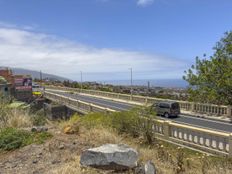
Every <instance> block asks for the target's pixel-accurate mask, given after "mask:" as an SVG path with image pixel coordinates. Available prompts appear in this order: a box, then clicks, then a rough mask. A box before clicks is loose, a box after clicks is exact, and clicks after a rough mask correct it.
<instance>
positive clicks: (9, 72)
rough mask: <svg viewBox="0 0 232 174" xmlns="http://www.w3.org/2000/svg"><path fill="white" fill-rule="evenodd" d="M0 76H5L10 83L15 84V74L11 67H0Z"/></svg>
mask: <svg viewBox="0 0 232 174" xmlns="http://www.w3.org/2000/svg"><path fill="white" fill-rule="evenodd" d="M0 76H2V77H4V78H5V79H6V81H7V82H8V83H11V84H12V85H13V84H14V75H13V73H12V70H10V69H9V68H1V67H0Z"/></svg>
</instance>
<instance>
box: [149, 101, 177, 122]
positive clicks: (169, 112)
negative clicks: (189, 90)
mask: <svg viewBox="0 0 232 174" xmlns="http://www.w3.org/2000/svg"><path fill="white" fill-rule="evenodd" d="M152 110H154V111H155V112H156V113H157V115H161V116H164V117H166V118H169V117H178V115H179V114H180V105H179V103H178V102H173V101H162V102H158V103H154V104H153V105H152Z"/></svg>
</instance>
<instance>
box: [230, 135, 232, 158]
mask: <svg viewBox="0 0 232 174" xmlns="http://www.w3.org/2000/svg"><path fill="white" fill-rule="evenodd" d="M229 157H232V133H231V134H230V136H229Z"/></svg>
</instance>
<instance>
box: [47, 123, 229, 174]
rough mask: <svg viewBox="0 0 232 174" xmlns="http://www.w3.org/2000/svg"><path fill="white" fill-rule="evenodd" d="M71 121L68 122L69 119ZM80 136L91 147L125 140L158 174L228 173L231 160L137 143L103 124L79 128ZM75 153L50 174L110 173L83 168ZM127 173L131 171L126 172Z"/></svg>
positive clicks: (158, 145)
mask: <svg viewBox="0 0 232 174" xmlns="http://www.w3.org/2000/svg"><path fill="white" fill-rule="evenodd" d="M69 124H70V122H69ZM79 136H80V139H83V140H84V142H85V143H88V144H90V146H92V147H95V146H100V145H102V144H105V143H124V144H128V145H130V146H131V147H133V148H135V149H137V151H138V152H139V162H140V163H144V162H146V161H148V160H152V161H153V162H154V163H155V165H156V168H157V170H158V172H157V173H158V174H231V173H232V163H231V161H229V160H226V159H222V158H215V157H209V156H207V155H204V154H200V153H197V152H194V151H190V150H186V149H183V148H178V147H177V146H174V145H170V144H167V143H164V142H160V141H159V143H157V144H156V145H153V146H147V145H144V144H141V143H140V140H139V138H136V139H135V138H131V137H129V136H127V135H119V134H118V133H117V132H116V131H115V130H113V129H110V128H105V127H103V126H94V127H92V128H90V129H89V128H88V129H87V128H85V127H84V126H83V125H82V126H81V127H80V135H79ZM79 159H80V157H79V156H78V157H77V158H76V159H75V160H73V161H72V162H69V163H66V164H65V165H63V166H60V168H58V169H54V170H53V171H52V172H51V173H56V174H74V173H75V174H76V173H83V174H87V173H89V174H95V173H102V174H105V173H109V172H106V171H101V170H95V169H91V168H88V169H86V168H82V167H81V166H80V164H79ZM129 173H130V172H129Z"/></svg>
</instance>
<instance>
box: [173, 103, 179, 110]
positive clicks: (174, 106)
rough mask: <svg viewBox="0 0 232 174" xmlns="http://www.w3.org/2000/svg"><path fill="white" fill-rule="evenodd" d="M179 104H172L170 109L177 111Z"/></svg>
mask: <svg viewBox="0 0 232 174" xmlns="http://www.w3.org/2000/svg"><path fill="white" fill-rule="evenodd" d="M179 107H180V106H179V104H178V103H173V104H172V109H179Z"/></svg>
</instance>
